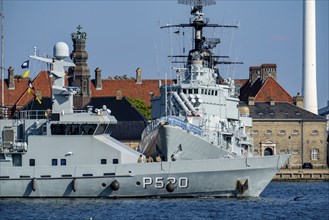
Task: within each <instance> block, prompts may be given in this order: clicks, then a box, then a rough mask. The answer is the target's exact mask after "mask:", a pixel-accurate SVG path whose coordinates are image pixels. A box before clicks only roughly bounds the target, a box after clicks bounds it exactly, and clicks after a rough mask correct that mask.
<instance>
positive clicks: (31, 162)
mask: <svg viewBox="0 0 329 220" xmlns="http://www.w3.org/2000/svg"><path fill="white" fill-rule="evenodd" d="M30 166H31V167H34V166H35V159H30Z"/></svg>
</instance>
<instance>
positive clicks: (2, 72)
mask: <svg viewBox="0 0 329 220" xmlns="http://www.w3.org/2000/svg"><path fill="white" fill-rule="evenodd" d="M2 3H3V2H2V0H1V2H0V17H1V107H3V106H4V105H5V97H4V93H5V92H4V75H5V73H4V70H5V66H4V64H3V63H4V45H3V44H4V34H3V31H4V20H5V16H4V14H3V4H2Z"/></svg>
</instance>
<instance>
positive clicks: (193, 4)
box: [178, 0, 216, 6]
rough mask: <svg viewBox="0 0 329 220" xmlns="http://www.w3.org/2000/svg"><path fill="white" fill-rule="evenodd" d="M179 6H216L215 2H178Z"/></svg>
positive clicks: (180, 0) (207, 0)
mask: <svg viewBox="0 0 329 220" xmlns="http://www.w3.org/2000/svg"><path fill="white" fill-rule="evenodd" d="M178 4H183V5H192V6H208V5H215V4H216V1H215V0H178Z"/></svg>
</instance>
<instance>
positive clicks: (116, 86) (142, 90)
mask: <svg viewBox="0 0 329 220" xmlns="http://www.w3.org/2000/svg"><path fill="white" fill-rule="evenodd" d="M161 83H162V84H164V80H162V81H161ZM171 83H173V80H168V84H171ZM90 90H91V96H92V97H106V96H116V91H117V90H121V93H122V96H125V97H130V98H140V99H144V100H145V103H146V104H148V105H150V104H151V103H150V98H151V96H150V92H153V94H154V96H160V90H159V80H152V79H150V80H143V81H142V84H136V81H135V80H133V79H132V80H128V79H126V80H116V79H103V80H102V89H101V90H96V88H95V80H92V83H90Z"/></svg>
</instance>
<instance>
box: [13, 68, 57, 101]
mask: <svg viewBox="0 0 329 220" xmlns="http://www.w3.org/2000/svg"><path fill="white" fill-rule="evenodd" d="M25 81H26V82H24V84H23V86H22V87H24V88H25V91H24V93H23V94H22V96H21V97H20V98H19V99H18V100H17V102H16V103H15V104H16V107H23V106H24V105H26V104H27V103H28V102H29V101H30V100H31V99H33V98H34V96H33V94H32V95H31V94H29V93H28V80H25ZM51 83H52V82H51V78H50V77H49V75H48V73H47V71H41V72H40V73H39V74H38V75H37V76H36V77H35V78H34V80H33V81H32V85H33V87H34V89H35V91H39V92H41V94H40V96H42V97H51Z"/></svg>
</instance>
